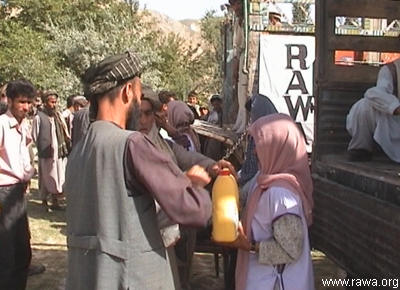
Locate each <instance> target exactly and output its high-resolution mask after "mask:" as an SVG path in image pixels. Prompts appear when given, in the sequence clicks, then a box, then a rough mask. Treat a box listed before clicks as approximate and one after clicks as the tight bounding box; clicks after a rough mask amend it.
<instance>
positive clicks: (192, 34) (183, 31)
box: [142, 10, 202, 46]
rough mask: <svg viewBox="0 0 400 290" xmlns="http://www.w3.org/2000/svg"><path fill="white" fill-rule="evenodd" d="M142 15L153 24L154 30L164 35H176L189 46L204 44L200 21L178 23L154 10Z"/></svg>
mask: <svg viewBox="0 0 400 290" xmlns="http://www.w3.org/2000/svg"><path fill="white" fill-rule="evenodd" d="M142 13H143V15H144V17H145V19H146V20H148V21H149V22H151V23H153V28H154V29H156V30H160V31H161V32H162V33H164V34H169V33H174V34H177V35H179V36H180V37H182V39H183V40H184V41H185V44H186V45H187V46H190V45H192V46H197V45H199V44H200V45H201V44H202V41H201V29H200V21H199V20H192V19H185V20H182V21H177V20H174V19H171V18H169V17H168V16H166V15H164V14H161V13H159V12H157V11H153V10H144V11H142Z"/></svg>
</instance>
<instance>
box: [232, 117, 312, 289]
mask: <svg viewBox="0 0 400 290" xmlns="http://www.w3.org/2000/svg"><path fill="white" fill-rule="evenodd" d="M249 132H250V135H251V136H252V137H253V138H254V141H255V145H256V152H257V157H258V160H259V167H260V168H259V170H260V174H259V176H258V177H257V187H256V188H255V190H254V192H253V193H252V194H251V195H250V196H249V199H248V201H247V205H246V208H245V210H244V216H243V219H242V223H243V227H244V232H245V234H246V236H247V238H248V239H249V240H250V241H251V240H252V239H253V238H252V232H251V221H252V220H253V217H254V213H255V211H256V209H257V205H258V201H259V200H260V197H261V194H262V193H263V192H264V191H265V190H266V189H268V188H269V187H272V186H279V187H284V188H286V189H288V190H290V191H292V192H293V193H295V194H297V195H298V196H299V197H300V198H301V201H302V205H303V211H304V216H305V218H306V221H307V224H308V226H310V225H311V224H312V208H313V198H312V191H313V185H312V180H311V174H310V169H309V165H308V158H307V152H306V147H305V142H304V137H303V136H302V135H301V133H300V131H299V129H298V128H297V125H296V124H295V123H294V122H293V120H292V119H291V118H290V117H289V116H287V115H284V114H273V115H268V116H265V117H262V118H260V119H258V120H257V121H256V122H254V123H253V125H252V126H251V127H250V129H249ZM266 210H267V209H266ZM248 263H249V252H247V251H243V250H239V252H238V260H237V266H236V289H239V290H242V289H245V288H246V281H247V272H248Z"/></svg>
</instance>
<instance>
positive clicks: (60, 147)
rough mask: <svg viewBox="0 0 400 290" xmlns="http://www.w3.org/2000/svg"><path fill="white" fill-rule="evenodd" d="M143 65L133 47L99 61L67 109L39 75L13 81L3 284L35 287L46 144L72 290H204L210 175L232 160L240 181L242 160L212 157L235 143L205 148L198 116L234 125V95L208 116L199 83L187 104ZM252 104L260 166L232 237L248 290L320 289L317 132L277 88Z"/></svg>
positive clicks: (2, 187)
mask: <svg viewBox="0 0 400 290" xmlns="http://www.w3.org/2000/svg"><path fill="white" fill-rule="evenodd" d="M142 69H143V67H142V65H141V62H140V59H139V57H138V56H137V55H136V54H134V53H132V52H127V53H124V54H121V55H115V56H111V57H108V58H106V59H104V60H103V61H101V62H100V63H97V64H95V65H93V66H91V67H90V68H88V70H87V71H86V73H85V75H84V77H83V87H84V96H80V95H76V96H71V97H69V98H68V99H67V109H66V110H65V111H64V112H60V111H59V110H58V109H57V107H58V106H57V104H58V100H59V97H58V94H57V93H56V92H52V91H36V89H35V88H34V86H33V85H32V84H31V83H30V82H29V81H27V80H16V81H10V82H9V83H8V84H7V88H6V89H5V90H3V91H2V92H3V93H4V95H5V96H6V98H7V101H8V104H7V110H5V113H4V114H3V115H1V116H0V141H1V144H0V145H1V146H0V147H1V150H0V162H1V172H0V243H1V245H2V246H1V247H0V289H25V287H26V281H27V274H28V270H29V265H30V260H31V248H30V237H29V236H30V234H29V226H28V219H27V211H26V201H25V192H26V190H27V188H28V185H29V180H30V179H31V178H32V177H33V176H34V174H35V169H34V168H35V166H34V162H33V158H32V157H33V154H32V151H33V150H32V146H31V144H32V142H34V144H35V145H36V147H35V148H36V150H37V155H38V169H39V170H38V177H39V189H40V194H41V198H42V201H43V208H44V209H45V210H46V211H48V210H59V209H61V207H60V204H59V203H58V199H59V198H60V197H61V196H63V195H65V196H66V204H67V206H66V217H67V245H68V274H67V278H66V288H67V289H74V290H75V289H85V290H86V289H189V288H190V273H191V262H192V257H193V253H194V250H195V245H196V233H197V229H198V228H204V227H207V226H210V216H211V208H212V204H211V199H210V193H209V189H210V183H212V180H213V179H215V178H216V176H217V175H218V173H219V171H220V170H221V169H222V168H229V170H230V171H231V173H232V174H233V175H234V176H235V177H237V178H239V176H238V173H237V172H236V170H235V168H234V167H233V165H232V164H231V163H230V162H228V161H226V160H223V159H218V158H215V157H214V156H209V155H208V154H207V152H209V153H211V155H212V154H213V153H215V150H216V149H215V148H217V147H218V146H220V145H221V144H218V143H214V144H213V143H212V142H209V143H207V142H205V143H203V144H202V143H201V142H200V139H199V137H198V135H197V134H196V132H195V131H194V130H193V128H192V127H191V124H192V123H193V121H194V119H195V118H199V119H200V118H201V119H203V120H207V121H208V122H210V123H212V124H214V125H216V126H222V113H223V112H222V98H221V97H220V96H219V95H213V96H212V97H211V98H210V103H211V105H212V108H213V109H212V110H211V111H210V112H207V113H206V114H205V113H204V109H203V110H201V108H200V106H198V105H197V96H196V93H195V92H190V93H189V95H188V102H187V103H185V102H182V101H179V100H177V98H176V96H175V94H174V93H172V92H168V91H161V92H160V93H158V94H157V93H156V92H154V91H153V90H152V89H151V88H150V87H147V86H145V85H143V86H142V84H141V80H140V75H141V72H142ZM249 103H250V104H249V106H248V109H249V110H250V111H251V115H252V122H253V123H254V124H253V125H252V126H251V127H250V129H249V133H250V137H249V138H250V140H251V142H250V143H251V144H252V145H251V146H250V147H249V148H250V149H249V150H250V151H251V152H249V154H250V153H251V154H252V158H250V159H249V160H248V162H251V163H254V162H256V164H252V165H251V166H250V167H251V168H252V170H251V172H249V170H247V171H246V170H245V172H243V175H241V176H240V179H239V180H240V182H239V183H240V184H241V185H243V187H244V188H247V190H246V191H247V194H246V196H247V197H246V198H242V199H241V200H242V204H241V208H242V223H243V227H241V226H240V227H239V236H238V239H237V240H236V241H235V242H233V243H231V244H224V245H223V246H226V247H230V248H232V249H237V250H238V257H237V265H236V289H280V288H279V287H281V286H282V285H284V284H286V285H291V283H295V284H296V285H297V286H299V287H300V288H298V287H297V288H296V289H313V286H312V284H313V273H312V264H311V257H310V251H309V250H310V248H309V243H308V233H307V226H308V225H310V223H311V210H312V196H311V194H312V183H311V177H310V172H309V169H308V161H307V153H306V151H305V144H304V140H303V139H302V138H303V137H302V136H301V134H299V132H298V129H297V127H296V125H295V123H294V122H293V121H292V120H291V119H290V118H289V117H288V116H285V115H281V114H276V109H275V108H274V107H273V105H272V103H270V102H268V99H267V98H266V97H264V96H255V97H253V98H252V99H251V100H250V101H249ZM271 105H272V107H271ZM264 107H265V109H264ZM261 111H262V112H261ZM205 116H206V117H205ZM207 148H208V149H207ZM210 148H214V149H210ZM266 148H268V151H266ZM282 152H284V154H282ZM204 153H206V154H204ZM257 164H258V165H257ZM256 168H258V170H257V169H256ZM246 175H247V176H249V177H245V176H246ZM48 201H51V206H49V205H48ZM233 276H234V273H233V272H232V279H233V280H234V277H233ZM295 276H299V277H298V278H296V279H295V280H293V277H295ZM266 285H269V286H266ZM265 287H267V288H265ZM288 289H291V288H290V286H289V288H288Z"/></svg>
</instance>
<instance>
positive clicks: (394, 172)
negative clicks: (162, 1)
mask: <svg viewBox="0 0 400 290" xmlns="http://www.w3.org/2000/svg"><path fill="white" fill-rule="evenodd" d="M230 2H233V3H234V2H235V1H230ZM239 2H241V4H242V13H243V14H242V18H241V19H240V13H236V14H237V15H236V16H235V15H234V16H233V20H232V19H231V20H230V21H228V22H227V23H226V24H225V27H224V35H225V37H224V41H225V61H224V63H225V65H224V92H223V96H224V99H225V100H226V101H225V108H224V109H225V111H226V112H227V114H225V118H226V119H225V120H224V121H225V122H226V123H230V122H235V126H233V129H235V130H237V131H238V132H239V133H240V132H243V131H245V124H246V123H247V120H248V116H246V113H245V111H244V108H243V104H244V102H245V100H246V99H248V98H249V96H251V95H254V94H256V93H259V92H260V91H261V90H263V91H266V92H268V93H271V94H273V92H272V90H269V89H268V86H271V84H272V85H275V84H273V82H271V79H273V78H266V75H267V74H266V73H265V72H263V69H265V66H268V61H270V62H273V61H274V59H273V58H275V59H279V58H282V57H283V58H284V60H282V62H283V63H284V65H285V66H286V67H284V68H283V69H285V70H287V71H288V75H287V76H284V75H283V73H282V77H280V79H284V80H285V82H286V85H287V87H286V88H287V90H286V91H284V92H283V93H282V94H281V95H280V96H277V97H278V98H279V97H280V100H278V102H279V103H278V104H276V106H277V108H278V110H279V111H281V112H284V113H288V114H290V115H291V116H292V117H293V118H294V119H295V120H296V121H297V122H298V123H299V125H300V128H301V129H302V130H303V131H304V134H305V137H306V140H307V142H308V143H309V148H310V150H309V152H310V164H311V169H312V177H313V181H314V201H315V206H314V223H313V225H312V227H311V229H310V232H311V242H312V246H313V248H315V249H318V250H321V251H322V252H323V253H325V254H326V255H327V256H328V257H329V258H330V259H331V260H333V261H334V262H335V263H336V264H337V265H339V266H340V267H341V268H342V269H344V270H345V271H346V272H347V275H348V276H349V277H354V278H356V279H358V278H366V279H377V280H376V281H375V280H373V281H372V282H376V283H379V282H377V281H380V282H382V281H386V282H385V283H389V280H390V279H398V278H399V277H400V165H399V164H398V163H395V162H393V161H391V160H389V159H388V158H387V157H386V156H385V155H384V154H383V153H382V154H375V155H374V157H373V159H372V160H371V161H369V162H351V161H349V160H348V158H347V154H346V153H347V146H348V143H349V141H350V135H349V134H348V132H347V131H346V116H347V114H348V112H349V110H350V108H351V106H352V105H353V104H354V103H355V102H356V101H357V100H359V99H360V98H362V97H363V94H364V92H365V91H366V90H367V89H368V88H370V87H372V86H374V85H375V84H376V78H377V75H378V71H379V69H380V67H381V66H382V65H384V64H385V63H387V62H390V61H392V60H394V59H396V58H397V57H399V56H400V54H399V53H400V37H399V35H400V25H399V24H400V22H399V18H400V1H397V0H379V1H377V0H316V1H307V0H280V1H279V0H277V1H274V3H275V4H280V3H284V4H287V3H292V4H293V3H298V4H300V6H301V4H302V3H303V4H304V5H308V4H312V5H314V4H315V6H313V7H314V8H313V9H314V10H315V19H314V21H313V23H305V24H303V25H301V24H298V25H285V23H283V24H282V25H281V26H280V27H278V28H276V27H274V26H272V25H271V24H270V23H268V10H269V6H268V5H269V4H270V3H269V2H270V1H263V0H254V1H251V0H249V1H248V0H241V1H239ZM307 8H309V6H307ZM232 9H234V7H233V8H232ZM303 10H304V9H303ZM283 14H284V13H281V15H282V16H283ZM235 18H236V19H235ZM235 21H236V24H235ZM306 22H307V21H306ZM235 25H239V26H241V28H242V32H243V37H242V39H243V42H242V44H243V45H242V47H241V44H240V43H239V44H238V43H235V39H237V38H239V39H240V37H237V35H235V34H237V32H235ZM271 36H272V37H271ZM273 36H275V38H274V37H273ZM292 36H304V37H305V38H303V40H304V41H309V43H303V46H302V43H299V42H298V41H297V40H294V41H295V42H293V43H292V44H293V45H292V46H291V47H289V46H290V44H289V45H288V44H287V43H286V44H283V46H282V47H283V50H285V49H286V51H284V52H283V53H282V51H280V50H276V49H275V54H274V50H272V51H271V53H272V54H273V56H272V58H271V57H270V58H268V57H265V54H263V51H262V50H263V47H262V42H263V41H264V40H265V39H264V40H263V38H266V37H268V38H269V39H273V40H274V41H275V42H271V41H270V42H269V43H272V44H275V43H276V42H279V41H280V40H281V39H284V38H285V37H286V39H288V37H292ZM310 37H311V38H313V40H314V41H311V40H310V39H308V38H310ZM307 39H308V40H307ZM236 41H237V40H236ZM304 47H306V48H305V49H306V50H304ZM289 49H293V50H289ZM314 56H315V58H314ZM235 57H236V60H235ZM302 61H303V63H302ZM277 66H278V65H275V66H273V67H275V68H276V67H277ZM295 66H297V67H295ZM310 72H311V78H310V77H309V75H310ZM274 73H277V72H276V71H275V72H273V73H272V74H274ZM278 81H279V80H278ZM276 91H277V90H276ZM290 92H294V93H297V96H292V95H291V94H290ZM285 94H286V95H285ZM267 96H268V97H270V98H271V95H267ZM272 97H273V96H272ZM291 97H294V98H295V99H290V98H291ZM285 106H286V108H285ZM398 129H399V130H400V128H398ZM310 135H311V138H310ZM385 279H386V280H385ZM354 285H355V284H354ZM376 285H378V286H379V285H380V286H385V285H384V284H382V283H381V284H371V286H376ZM386 286H390V285H389V284H386ZM374 289H376V288H374Z"/></svg>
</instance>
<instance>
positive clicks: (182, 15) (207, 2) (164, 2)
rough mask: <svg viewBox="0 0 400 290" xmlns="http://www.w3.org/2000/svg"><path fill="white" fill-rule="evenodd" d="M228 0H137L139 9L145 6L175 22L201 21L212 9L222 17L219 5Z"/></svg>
mask: <svg viewBox="0 0 400 290" xmlns="http://www.w3.org/2000/svg"><path fill="white" fill-rule="evenodd" d="M226 3H228V0H139V5H140V8H141V9H143V7H144V6H145V5H146V8H147V9H149V10H155V11H158V12H160V13H162V14H165V15H167V16H169V17H171V18H172V19H175V20H183V19H201V18H202V17H203V16H204V15H205V13H206V12H207V11H208V10H212V9H214V10H215V11H217V13H218V15H222V14H223V13H222V12H221V9H220V7H221V5H222V4H226Z"/></svg>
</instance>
